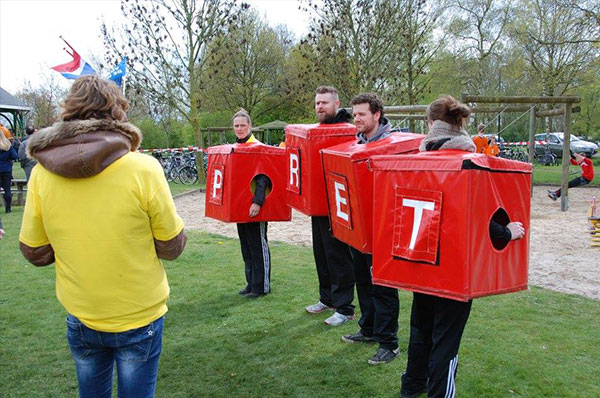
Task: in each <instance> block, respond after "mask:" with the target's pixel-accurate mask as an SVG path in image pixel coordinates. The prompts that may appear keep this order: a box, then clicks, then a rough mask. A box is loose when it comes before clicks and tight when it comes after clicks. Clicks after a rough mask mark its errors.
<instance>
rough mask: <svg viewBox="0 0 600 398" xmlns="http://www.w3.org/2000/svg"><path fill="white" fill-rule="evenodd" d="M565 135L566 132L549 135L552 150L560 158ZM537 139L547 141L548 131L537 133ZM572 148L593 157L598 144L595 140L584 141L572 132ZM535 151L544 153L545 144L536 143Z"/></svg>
mask: <svg viewBox="0 0 600 398" xmlns="http://www.w3.org/2000/svg"><path fill="white" fill-rule="evenodd" d="M563 136H564V133H550V134H549V136H548V143H549V145H550V150H551V151H552V153H554V154H555V155H556V156H558V157H559V158H560V157H562V148H563V139H564V138H563ZM535 140H536V141H546V133H542V134H536V135H535ZM570 148H571V151H573V152H577V153H582V154H584V155H585V156H587V157H592V156H594V155H595V154H596V153H597V152H598V145H596V144H594V143H593V142H589V141H584V140H582V139H580V138H579V137H577V136H576V135H574V134H571V142H570ZM535 153H536V154H541V153H544V146H543V145H538V144H535Z"/></svg>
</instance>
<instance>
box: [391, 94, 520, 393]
mask: <svg viewBox="0 0 600 398" xmlns="http://www.w3.org/2000/svg"><path fill="white" fill-rule="evenodd" d="M470 113H471V111H470V109H469V108H468V107H467V106H466V105H464V104H461V103H459V102H458V101H456V100H455V99H454V98H452V97H450V96H442V97H440V98H438V99H437V100H435V101H433V102H432V103H431V104H429V106H428V107H427V122H428V124H429V133H428V134H427V137H426V138H425V139H424V140H423V141H422V142H421V147H420V148H419V149H420V150H421V151H435V150H443V149H455V150H456V149H458V150H463V151H469V152H474V151H475V144H474V143H473V141H472V139H471V138H470V137H469V134H468V133H467V132H466V131H465V130H464V129H463V125H464V121H465V120H466V118H467V117H468V116H469V115H470ZM467 211H469V209H465V212H467ZM524 235H525V230H524V228H523V226H522V224H521V223H520V222H511V223H509V224H508V225H507V226H506V227H505V226H503V225H501V224H498V223H496V222H494V221H492V222H491V224H490V236H491V237H492V238H496V239H502V240H505V241H509V240H513V239H521V238H522V237H523V236H524ZM482 239H484V237H482ZM471 304H472V300H469V301H467V302H464V301H457V300H452V299H447V298H442V297H437V296H432V295H429V294H424V293H416V292H415V293H413V303H412V310H411V316H410V340H409V343H408V362H407V365H406V372H405V373H404V374H403V375H402V387H401V389H400V396H401V397H402V398H411V397H418V396H419V395H421V394H423V393H424V392H427V396H428V397H429V398H442V397H444V398H453V397H455V396H456V384H455V378H456V370H457V368H458V349H459V346H460V340H461V338H462V334H463V332H464V329H465V325H466V324H467V320H468V319H469V313H470V312H471Z"/></svg>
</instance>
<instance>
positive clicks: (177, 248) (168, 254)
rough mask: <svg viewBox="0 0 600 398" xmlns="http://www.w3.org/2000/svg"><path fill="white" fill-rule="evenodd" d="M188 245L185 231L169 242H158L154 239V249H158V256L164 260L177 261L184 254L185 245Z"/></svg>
mask: <svg viewBox="0 0 600 398" xmlns="http://www.w3.org/2000/svg"><path fill="white" fill-rule="evenodd" d="M186 243H187V236H186V235H185V232H184V231H183V229H182V230H181V232H180V233H179V234H177V236H176V237H174V238H173V239H169V240H158V239H154V248H155V249H156V255H157V256H158V258H162V259H163V260H168V261H171V260H175V259H176V258H177V257H179V255H180V254H181V253H182V252H183V249H184V248H185V244H186Z"/></svg>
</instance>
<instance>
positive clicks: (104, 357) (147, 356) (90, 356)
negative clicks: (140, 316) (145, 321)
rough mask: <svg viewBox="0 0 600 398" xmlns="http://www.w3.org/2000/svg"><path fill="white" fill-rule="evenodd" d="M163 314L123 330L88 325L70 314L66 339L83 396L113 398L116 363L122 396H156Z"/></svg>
mask: <svg viewBox="0 0 600 398" xmlns="http://www.w3.org/2000/svg"><path fill="white" fill-rule="evenodd" d="M163 323H164V317H161V318H159V319H157V320H155V321H154V322H152V323H150V324H149V325H146V326H143V327H141V328H138V329H132V330H128V331H126V332H120V333H108V332H99V331H96V330H93V329H90V328H88V327H87V326H85V325H84V324H83V323H81V322H80V321H79V319H77V318H76V317H74V316H73V315H70V314H69V316H67V341H68V343H69V348H70V350H71V355H72V356H73V359H74V360H75V367H76V369H77V383H78V385H79V397H80V398H92V397H93V398H110V397H112V387H113V366H114V363H115V361H116V363H117V382H118V396H119V398H125V397H127V398H151V397H154V389H155V388H156V376H157V373H158V359H159V357H160V352H161V349H162V331H163Z"/></svg>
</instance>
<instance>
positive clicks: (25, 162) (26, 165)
mask: <svg viewBox="0 0 600 398" xmlns="http://www.w3.org/2000/svg"><path fill="white" fill-rule="evenodd" d="M36 131H37V129H35V128H33V126H27V127H26V128H25V134H27V135H26V137H25V138H24V139H23V141H22V142H21V145H20V146H19V161H20V162H21V167H22V168H23V170H25V177H26V178H27V182H29V177H30V176H31V170H32V169H33V166H35V165H36V164H37V162H36V161H35V160H34V159H30V158H29V157H27V141H28V139H29V138H30V137H31V135H32V134H33V133H35V132H36Z"/></svg>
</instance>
